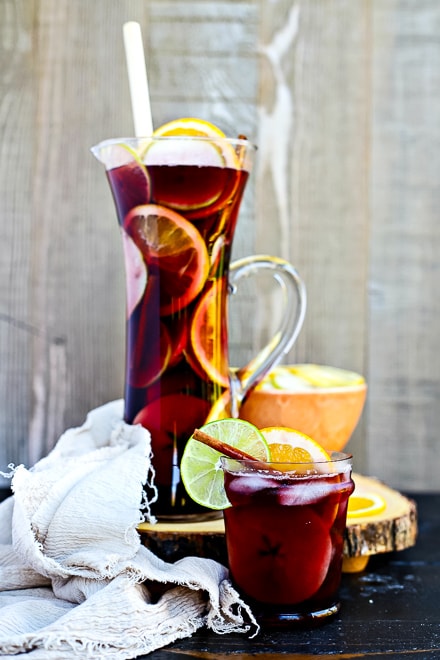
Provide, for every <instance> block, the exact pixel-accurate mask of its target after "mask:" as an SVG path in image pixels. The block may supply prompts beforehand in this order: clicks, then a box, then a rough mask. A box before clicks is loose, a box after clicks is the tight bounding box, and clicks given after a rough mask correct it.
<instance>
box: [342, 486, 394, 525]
mask: <svg viewBox="0 0 440 660" xmlns="http://www.w3.org/2000/svg"><path fill="white" fill-rule="evenodd" d="M386 505H387V504H386V502H385V500H384V498H383V497H382V496H381V495H379V494H378V493H375V492H373V491H369V492H364V493H359V494H358V493H356V494H353V495H350V498H349V500H348V510H347V518H366V517H367V516H373V515H376V514H378V513H382V511H384V510H385V508H386Z"/></svg>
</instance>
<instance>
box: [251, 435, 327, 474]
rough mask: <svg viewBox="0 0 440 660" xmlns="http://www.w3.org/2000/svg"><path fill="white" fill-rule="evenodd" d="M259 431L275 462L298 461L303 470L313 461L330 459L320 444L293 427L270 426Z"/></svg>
mask: <svg viewBox="0 0 440 660" xmlns="http://www.w3.org/2000/svg"><path fill="white" fill-rule="evenodd" d="M261 433H262V434H263V435H264V437H265V438H266V440H267V443H268V445H269V447H270V456H271V461H273V462H275V463H299V464H300V466H298V467H299V470H300V471H305V470H308V469H310V468H311V467H313V465H314V464H315V463H322V462H323V461H330V460H331V459H330V456H329V455H328V453H327V452H326V451H325V449H323V448H322V447H321V445H319V444H318V443H317V442H315V440H313V439H312V438H310V437H309V436H308V435H305V434H304V433H300V432H299V431H295V430H294V429H291V428H287V427H283V426H271V427H268V428H264V429H262V430H261Z"/></svg>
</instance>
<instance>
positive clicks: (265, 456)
mask: <svg viewBox="0 0 440 660" xmlns="http://www.w3.org/2000/svg"><path fill="white" fill-rule="evenodd" d="M201 430H202V431H204V432H205V433H207V434H208V435H211V436H212V437H214V438H216V439H217V440H221V441H222V442H225V443H226V444H228V445H232V446H233V447H237V448H238V449H241V450H242V451H244V452H246V454H250V455H251V456H254V457H255V459H258V460H262V461H267V460H269V456H270V451H269V447H268V444H267V442H266V440H265V439H264V437H263V435H262V434H261V433H260V431H259V430H258V429H257V428H256V427H255V426H253V424H249V422H244V421H243V420H241V419H221V420H218V421H216V422H209V424H205V425H204V426H202V427H201ZM220 456H221V454H220V453H219V452H218V451H216V450H215V449H212V448H211V447H208V446H207V445H204V444H203V443H201V442H199V441H198V440H195V439H194V438H193V436H191V438H190V439H189V440H188V442H187V444H186V447H185V451H184V452H183V456H182V460H181V463H180V474H181V477H182V481H183V485H184V486H185V489H186V491H187V493H188V495H189V496H190V497H191V498H192V499H193V500H194V501H195V502H197V503H198V504H201V505H202V506H206V507H208V508H210V509H217V510H219V509H225V508H226V507H228V506H230V504H229V500H228V498H227V497H226V493H225V488H224V477H223V470H222V468H221V465H220Z"/></svg>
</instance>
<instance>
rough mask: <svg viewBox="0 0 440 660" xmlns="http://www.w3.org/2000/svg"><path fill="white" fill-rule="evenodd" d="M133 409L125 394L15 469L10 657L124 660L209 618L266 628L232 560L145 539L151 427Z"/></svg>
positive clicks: (5, 553)
mask: <svg viewBox="0 0 440 660" xmlns="http://www.w3.org/2000/svg"><path fill="white" fill-rule="evenodd" d="M122 412H123V402H122V401H114V402H112V403H109V404H106V405H104V406H102V407H100V408H97V409H95V410H93V411H91V412H90V413H89V414H88V416H87V419H86V421H85V423H84V425H83V426H81V427H79V428H74V429H69V430H67V431H66V432H65V433H64V434H63V435H62V436H61V437H60V439H59V440H58V442H57V444H56V446H55V448H54V449H53V450H52V452H51V453H50V454H49V455H48V456H47V457H45V458H43V459H42V460H41V461H39V462H38V463H37V464H36V465H35V466H34V467H33V468H32V469H26V468H25V467H23V466H19V467H17V468H16V469H15V470H13V475H12V491H13V496H12V497H10V498H8V499H7V500H6V501H4V502H3V503H2V504H1V505H0V653H2V654H3V656H5V655H19V654H24V653H26V657H30V658H32V660H38V659H40V658H41V659H44V660H51V659H55V658H56V659H57V660H59V659H62V658H70V657H81V658H90V659H94V658H96V659H98V658H99V659H102V658H116V659H118V660H119V659H121V660H125V659H129V658H136V657H137V656H139V655H142V654H145V653H149V652H150V651H153V650H154V649H157V648H159V647H161V646H165V645H167V644H169V643H171V642H173V641H174V640H176V639H178V638H182V637H186V636H189V635H191V634H192V633H193V632H194V631H196V630H197V629H198V628H200V627H202V626H205V625H206V626H208V627H209V628H211V629H212V630H213V631H215V632H217V633H227V632H243V633H247V632H254V633H255V634H256V632H257V631H258V626H257V624H256V621H255V619H254V617H253V615H252V613H251V611H250V610H249V608H248V607H247V605H246V604H245V603H243V602H242V601H241V599H240V597H239V595H238V594H237V592H236V591H235V590H234V589H233V587H232V585H231V583H230V582H229V579H228V571H227V569H226V568H225V567H224V566H222V565H221V564H219V563H217V562H215V561H213V560H210V559H202V558H199V557H185V558H183V559H181V560H180V561H177V562H175V563H174V564H172V563H168V562H164V561H162V560H161V559H159V558H158V557H156V556H155V555H154V554H153V553H152V552H151V551H150V550H148V549H147V548H146V547H145V546H143V545H142V544H141V542H140V537H139V534H138V533H137V531H136V527H137V525H138V524H139V522H141V521H142V520H144V518H145V515H146V517H147V519H148V515H149V509H148V502H146V501H145V500H144V489H143V486H144V484H145V483H147V482H148V483H152V480H154V472H153V469H152V466H151V462H150V434H149V432H148V431H147V430H146V429H144V428H142V427H141V426H132V425H128V424H126V423H124V422H123V421H122ZM142 507H143V508H144V512H145V515H143V514H142V513H141V508H142Z"/></svg>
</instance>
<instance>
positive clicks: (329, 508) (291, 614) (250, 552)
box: [221, 454, 354, 626]
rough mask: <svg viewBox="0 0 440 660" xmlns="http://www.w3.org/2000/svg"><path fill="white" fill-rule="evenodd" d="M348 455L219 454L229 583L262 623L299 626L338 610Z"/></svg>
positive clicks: (350, 488) (348, 487)
mask: <svg viewBox="0 0 440 660" xmlns="http://www.w3.org/2000/svg"><path fill="white" fill-rule="evenodd" d="M350 459H351V457H350V456H348V455H347V454H333V455H332V456H331V460H329V461H327V462H318V463H315V464H314V465H313V467H312V466H311V465H308V466H307V468H306V469H304V468H303V467H302V466H301V464H300V463H298V464H285V463H268V466H267V469H264V470H262V469H255V468H254V467H253V463H252V461H235V460H232V459H228V458H222V459H221V460H222V466H223V469H224V472H225V490H226V495H227V497H228V499H229V502H230V503H231V505H232V506H231V507H229V508H226V509H225V511H224V518H225V527H226V542H227V550H228V559H229V567H230V571H231V576H232V579H233V582H234V583H235V585H236V586H237V588H238V589H239V591H240V592H241V593H242V595H243V597H244V598H245V600H246V601H247V602H248V603H249V604H250V605H251V607H252V609H253V611H254V613H255V615H256V616H257V618H258V619H259V620H260V622H261V623H262V624H263V625H272V626H283V625H292V624H293V625H298V624H300V625H304V624H316V623H320V622H323V621H325V620H327V618H328V617H329V616H332V615H334V614H336V612H338V610H339V601H338V598H337V592H338V588H339V583H340V578H341V569H342V550H343V539H344V530H345V525H346V514H347V503H348V498H349V495H350V494H351V493H352V491H353V489H354V484H353V481H352V480H351V460H350Z"/></svg>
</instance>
